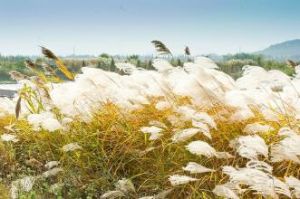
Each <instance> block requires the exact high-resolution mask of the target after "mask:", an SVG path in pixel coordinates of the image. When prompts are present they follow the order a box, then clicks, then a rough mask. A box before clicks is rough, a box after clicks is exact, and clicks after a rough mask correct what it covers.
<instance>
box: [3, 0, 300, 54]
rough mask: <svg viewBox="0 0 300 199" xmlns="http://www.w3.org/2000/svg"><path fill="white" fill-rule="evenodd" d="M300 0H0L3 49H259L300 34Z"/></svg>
mask: <svg viewBox="0 0 300 199" xmlns="http://www.w3.org/2000/svg"><path fill="white" fill-rule="evenodd" d="M299 10H300V1H299V0H106V1H104V0H0V27H1V28H0V53H1V54H26V55H36V54H39V48H38V46H39V45H44V46H47V47H49V48H50V49H52V50H53V51H55V52H56V53H58V54H61V55H68V54H72V53H73V50H74V49H75V53H76V54H93V55H98V54H100V53H102V52H107V53H111V54H150V53H153V52H154V50H153V47H152V45H151V44H150V41H151V40H153V39H158V40H161V41H163V42H165V43H166V44H167V45H168V46H169V48H170V49H171V50H172V51H173V52H174V53H175V54H176V53H181V51H182V49H183V47H184V46H185V45H188V46H190V48H191V51H192V53H194V54H207V53H220V54H223V53H235V52H241V51H245V52H251V51H256V50H260V49H262V48H265V47H267V46H268V45H270V44H273V43H278V42H281V41H285V40H290V39H296V38H300V12H299Z"/></svg>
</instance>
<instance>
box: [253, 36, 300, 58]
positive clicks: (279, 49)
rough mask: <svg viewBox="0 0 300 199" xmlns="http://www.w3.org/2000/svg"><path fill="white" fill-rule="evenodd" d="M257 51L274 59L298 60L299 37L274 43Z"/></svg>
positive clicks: (299, 52)
mask: <svg viewBox="0 0 300 199" xmlns="http://www.w3.org/2000/svg"><path fill="white" fill-rule="evenodd" d="M257 53H259V54H262V55H265V56H268V57H271V58H275V59H294V60H300V39H295V40H290V41H285V42H282V43H278V44H274V45H271V46H270V47H268V48H266V49H264V50H262V51H259V52H257Z"/></svg>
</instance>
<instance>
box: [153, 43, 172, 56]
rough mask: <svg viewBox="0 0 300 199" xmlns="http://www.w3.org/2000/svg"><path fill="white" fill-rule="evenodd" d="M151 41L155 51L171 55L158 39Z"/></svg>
mask: <svg viewBox="0 0 300 199" xmlns="http://www.w3.org/2000/svg"><path fill="white" fill-rule="evenodd" d="M151 43H152V44H153V45H154V47H155V49H156V51H157V52H158V53H159V54H162V55H163V54H170V55H172V53H171V51H170V50H169V49H168V48H167V46H166V45H165V44H164V43H162V42H161V41H158V40H153V41H151Z"/></svg>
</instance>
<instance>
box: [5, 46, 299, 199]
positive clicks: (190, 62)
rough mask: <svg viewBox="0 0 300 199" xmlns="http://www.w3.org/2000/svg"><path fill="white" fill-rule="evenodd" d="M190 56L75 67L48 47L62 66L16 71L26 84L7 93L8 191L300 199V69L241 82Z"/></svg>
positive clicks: (149, 198)
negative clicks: (148, 66)
mask: <svg viewBox="0 0 300 199" xmlns="http://www.w3.org/2000/svg"><path fill="white" fill-rule="evenodd" d="M153 43H154V45H155V47H156V48H157V50H158V52H159V53H160V54H171V52H170V50H169V49H167V47H166V46H164V45H163V44H162V43H161V42H159V41H154V42H153ZM185 51H186V56H187V57H188V58H187V61H186V62H185V63H183V65H182V66H178V67H174V66H172V65H171V64H169V63H168V61H167V60H164V59H163V58H157V59H154V60H153V61H152V65H153V67H154V68H155V70H145V69H142V68H139V67H136V66H134V65H133V64H131V63H115V64H116V67H117V69H118V71H117V72H109V71H105V70H102V69H98V68H94V67H84V68H82V73H80V74H73V73H72V72H71V71H70V70H69V69H68V67H67V66H66V65H65V64H64V62H63V61H62V60H61V59H60V58H59V57H58V56H56V55H55V54H54V53H53V52H52V51H50V50H48V49H47V48H42V53H43V54H44V55H45V57H46V58H47V59H48V61H49V62H53V63H55V65H56V67H55V68H53V67H51V66H50V65H48V64H47V63H44V64H43V67H42V66H40V65H38V64H36V63H33V62H32V61H30V60H27V61H26V66H27V67H28V68H29V69H30V70H31V73H32V74H33V75H32V76H27V75H24V74H22V73H20V72H17V71H11V73H10V75H11V77H12V78H13V79H15V80H16V81H18V82H19V83H20V84H22V88H21V89H20V90H19V91H18V94H17V95H16V97H15V98H14V99H7V98H0V111H1V112H0V116H1V117H0V129H1V130H0V133H1V137H0V138H1V141H0V179H1V181H0V198H24V199H27V198H66V199H68V198H72V199H73V198H130V199H131V198H143V199H163V198H196V199H197V198H205V199H213V198H232V199H237V198H249V199H250V198H300V173H299V172H300V167H299V164H300V134H299V130H300V129H299V120H300V103H299V102H300V96H299V91H300V89H299V88H300V70H299V69H300V67H299V66H296V65H294V66H293V67H294V69H293V70H294V71H295V73H294V74H293V75H291V76H288V75H286V74H285V73H283V72H280V71H278V70H270V71H266V70H265V69H263V68H261V67H259V66H250V65H248V66H245V67H244V68H243V74H242V76H241V77H240V78H238V79H236V80H234V79H233V78H232V77H230V76H229V75H227V74H225V73H223V72H221V71H220V70H219V67H218V66H217V65H216V64H215V63H214V62H213V61H212V60H210V59H208V58H206V57H193V56H192V55H190V52H189V49H186V50H185ZM45 71H46V72H45ZM57 73H60V74H63V75H64V76H65V77H64V79H68V80H67V81H66V80H64V79H62V78H61V76H59V75H57Z"/></svg>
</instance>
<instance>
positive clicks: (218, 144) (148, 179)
mask: <svg viewBox="0 0 300 199" xmlns="http://www.w3.org/2000/svg"><path fill="white" fill-rule="evenodd" d="M188 101H189V100H188V99H185V100H183V99H181V100H179V102H178V103H179V104H182V103H188ZM154 102H155V100H153V103H151V104H150V105H145V106H143V107H141V108H140V109H137V110H135V111H131V112H126V111H124V110H121V109H119V108H118V107H116V106H115V105H114V104H110V103H107V104H106V105H104V106H103V107H102V108H101V109H100V110H98V111H96V113H95V114H94V116H93V119H92V120H91V121H90V122H88V123H86V122H81V121H79V120H78V121H77V120H75V121H73V122H72V124H71V125H70V127H69V129H66V130H65V131H57V132H52V133H50V132H47V131H44V130H41V131H39V132H36V131H33V130H32V128H31V126H30V125H28V123H27V122H26V121H22V120H20V121H14V119H13V117H4V118H1V119H0V129H1V133H2V134H3V133H14V134H16V135H17V136H18V139H19V142H17V143H10V142H9V143H8V142H5V143H4V142H0V165H1V166H0V171H1V178H2V183H3V184H0V196H1V198H5V197H6V196H7V191H8V187H9V186H10V183H11V182H12V181H13V180H15V179H18V178H21V177H23V176H27V175H32V176H37V175H40V174H41V173H42V172H43V171H45V170H46V169H45V168H44V166H43V165H44V164H45V163H47V162H48V161H53V160H57V161H59V162H60V166H61V167H62V168H63V170H64V171H63V172H62V173H60V174H59V175H57V176H53V177H50V178H47V179H39V180H37V182H36V183H35V185H34V188H33V191H34V195H35V196H36V198H56V197H58V196H61V197H63V198H87V197H93V198H99V197H100V196H101V194H103V193H104V192H106V191H108V190H113V189H114V184H115V183H116V182H117V181H118V180H120V179H122V178H129V179H131V180H132V182H133V183H134V185H135V187H136V190H137V191H136V193H134V194H132V195H130V196H129V198H138V197H141V196H146V195H153V194H157V193H158V192H160V191H162V190H167V189H170V188H172V186H171V185H170V183H169V182H168V177H169V176H170V175H173V174H184V172H183V170H182V167H183V166H185V165H186V163H188V162H189V161H194V162H198V163H200V164H202V165H204V166H206V167H209V168H213V169H215V170H217V172H212V173H205V174H195V175H194V177H197V178H199V179H200V180H199V181H196V182H193V183H189V184H187V185H183V186H178V187H175V188H174V189H173V190H172V192H171V194H170V195H169V196H168V198H215V196H214V195H213V194H212V192H211V190H213V188H214V187H215V185H217V184H221V183H225V182H226V181H227V180H228V177H227V176H226V175H223V174H222V173H221V172H220V171H221V166H224V165H233V166H241V167H242V166H244V165H245V163H246V162H247V161H246V159H243V158H241V157H239V156H238V155H237V156H236V158H234V159H228V160H224V159H222V160H219V159H216V158H205V157H199V156H195V155H192V154H190V153H189V152H188V151H187V150H186V149H185V145H186V144H187V143H188V142H184V143H180V144H174V143H172V141H171V139H170V138H171V136H172V135H173V133H174V130H175V129H174V127H172V125H171V124H170V122H169V121H168V120H167V117H168V116H170V115H174V114H176V113H174V112H173V111H172V110H171V109H167V110H164V111H159V110H157V109H155V106H154V105H155V103H154ZM222 110H223V112H224V110H227V113H226V112H225V114H224V115H223V117H227V116H228V115H226V114H230V112H231V110H230V109H229V108H226V107H222V106H215V107H214V108H213V109H210V110H206V111H208V112H209V113H210V114H211V115H213V116H214V119H215V121H216V122H217V125H218V130H214V131H213V132H212V141H210V140H209V139H208V138H206V137H205V136H203V135H196V137H194V138H193V139H194V140H196V139H201V140H204V141H207V142H208V143H210V144H211V145H212V146H213V147H214V148H215V149H216V150H218V151H227V152H230V153H231V154H234V153H235V152H234V151H233V150H232V149H231V148H229V146H228V145H229V141H230V140H231V139H233V138H235V137H237V136H239V135H242V134H243V132H242V129H243V128H244V126H245V125H246V124H248V123H253V122H261V123H267V124H271V125H272V126H273V127H275V131H273V132H269V133H268V134H266V135H264V136H263V138H264V139H265V141H266V143H268V144H270V143H275V142H277V141H278V140H279V138H278V136H277V131H278V129H279V127H280V126H284V125H295V124H289V122H288V121H289V120H287V119H286V118H284V117H283V118H282V120H281V121H280V123H274V122H273V123H270V122H267V121H264V120H263V119H262V117H261V116H260V115H259V114H258V113H257V115H256V117H255V118H254V119H251V120H249V121H244V122H236V123H228V122H224V121H223V120H222V119H221V117H220V115H218V113H220V112H221V111H222ZM152 120H156V121H160V122H163V123H164V124H166V126H167V129H166V131H165V132H164V134H163V137H162V138H161V139H159V140H156V141H150V140H149V138H148V135H145V134H143V133H141V132H140V128H141V127H142V126H147V125H148V123H149V122H150V121H152ZM12 123H15V126H13V127H12V128H11V130H9V129H8V128H7V127H6V128H5V126H7V125H10V124H12ZM183 125H184V126H183V128H185V127H191V123H190V122H186V123H185V124H183ZM10 131H13V132H10ZM73 142H77V143H78V144H79V145H80V146H81V147H82V149H80V150H76V151H71V152H64V151H63V150H62V147H63V146H64V145H66V144H69V143H73ZM270 164H271V163H270ZM272 165H273V166H274V173H275V174H276V176H280V177H284V176H285V175H294V176H295V177H298V178H299V177H300V174H299V171H300V170H299V166H297V165H294V164H291V163H289V162H283V163H280V164H279V163H278V164H272ZM54 183H63V184H64V186H63V188H62V190H60V191H59V192H56V195H55V194H54V193H50V191H49V186H50V185H52V184H54ZM2 190H3V191H2ZM1 194H2V195H3V194H4V195H3V196H2V195H1ZM24 194H25V196H26V197H27V195H26V194H27V193H24ZM28 197H29V196H28ZM255 197H256V198H259V197H258V196H255V195H253V194H251V193H250V192H246V193H245V195H244V196H243V198H255Z"/></svg>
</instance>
